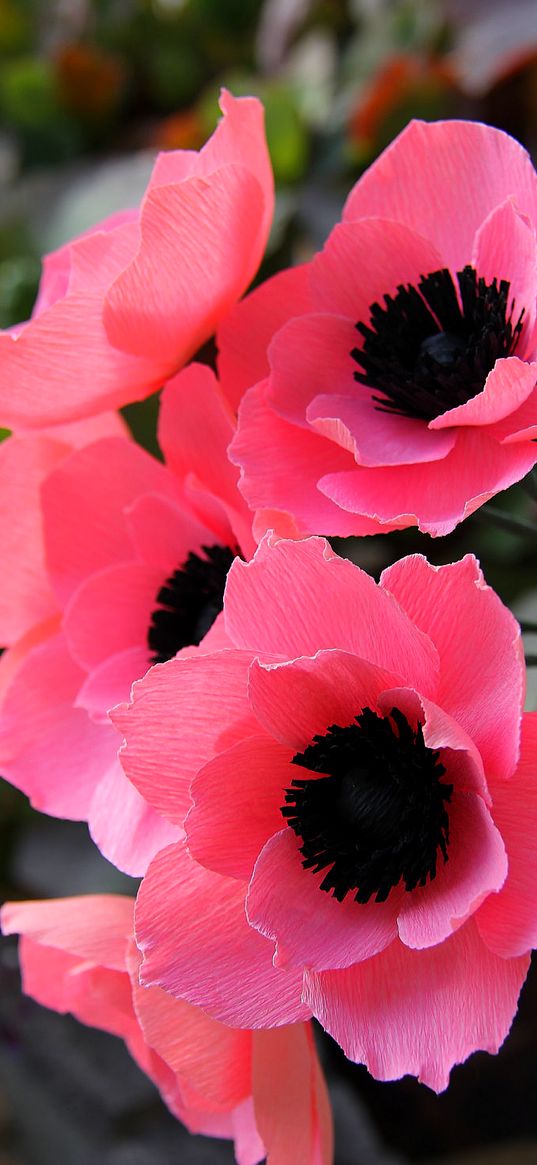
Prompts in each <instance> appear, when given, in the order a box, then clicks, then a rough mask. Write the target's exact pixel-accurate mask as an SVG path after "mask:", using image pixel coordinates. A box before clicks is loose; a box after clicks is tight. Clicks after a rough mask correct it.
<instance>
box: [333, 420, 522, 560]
mask: <svg viewBox="0 0 537 1165" xmlns="http://www.w3.org/2000/svg"><path fill="white" fill-rule="evenodd" d="M536 461H537V447H535V448H534V447H533V446H529V447H523V448H519V447H517V446H506V445H498V443H497V442H496V441H493V440H490V439H489V438H488V437H486V436H485V435H484V433H482V432H477V431H475V430H473V429H470V428H469V429H462V430H460V431H459V433H458V436H457V441H456V444H455V446H454V448H453V450H452V451H451V453H448V455H447V457H444V458H443V460H442V461H432V462H428V463H424V464H421V465H408V466H395V467H387V468H384V469H365V468H364V469H355V470H353V471H350V472H345V473H341V472H339V473H337V472H336V473H329V474H327V475H326V476H325V477H322V478H321V479H320V480H319V481H318V483H317V485H318V488H319V489H320V490H321V492H322V493H324V494H325V495H326V497H327V498H329V499H330V500H331V501H332V502H334V503H335V504H336V505H338V506H341V508H342V509H343V510H346V511H348V512H349V513H355V514H357V515H358V517H357V519H356V533H359V532H361V523H362V520H363V518H366V519H368V520H369V522H370V524H373V523H376V533H382V532H383V531H384V532H387V531H388V530H396V529H400V528H401V527H402V526H419V529H420V530H422V531H423V532H424V533H426V534H432V535H433V537H438V536H443V535H445V534H449V533H451V531H452V530H454V528H455V526H456V525H457V524H458V523H459V522H461V521H462V520H463V518H467V517H468V515H469V514H472V513H473V512H474V510H477V509H478V507H479V506H481V505H482V504H483V502H486V501H488V499H489V498H491V497H493V495H494V494H496V493H499V491H500V490H502V489H507V486H509V485H513V483H514V482H515V481H520V479H521V478H522V477H525V475H526V473H528V471H529V470H530V469H532V467H533V465H534V464H535V462H536ZM368 532H369V531H368Z"/></svg>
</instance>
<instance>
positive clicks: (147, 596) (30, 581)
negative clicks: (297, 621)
mask: <svg viewBox="0 0 537 1165" xmlns="http://www.w3.org/2000/svg"><path fill="white" fill-rule="evenodd" d="M233 432H234V422H233V417H232V414H231V412H230V409H229V407H228V405H227V404H226V402H225V400H224V398H223V396H222V394H221V393H220V390H219V388H218V385H217V384H216V381H215V378H214V375H213V373H212V372H211V371H210V370H209V369H208V368H205V367H202V366H201V365H195V364H193V365H191V366H190V367H189V368H187V369H184V370H183V372H181V373H179V374H178V375H177V376H176V377H175V378H174V380H172V381H170V382H169V384H168V385H167V386H166V388H165V390H164V392H163V395H162V402H161V411H160V421H159V439H160V444H161V448H162V450H163V453H164V455H165V459H166V465H162V464H161V463H160V462H158V461H156V460H155V459H154V458H153V457H151V456H150V455H149V454H148V453H146V452H145V451H144V450H143V449H141V448H139V446H137V445H136V444H135V443H134V442H133V441H131V440H128V439H126V438H125V437H115V438H108V439H103V440H101V441H96V442H93V443H91V444H89V445H86V446H85V447H84V448H82V449H79V450H77V451H75V452H72V453H71V454H70V455H69V456H65V447H64V446H63V445H58V443H57V442H54V441H52V440H51V439H49V438H45V437H44V436H41V435H35V436H34V437H26V438H21V439H17V441H16V443H15V444H14V445H12V446H11V452H9V451H8V452H9V466H8V468H9V469H10V470H12V471H13V472H8V473H6V474H5V476H4V477H2V479H1V480H0V512H2V511H3V512H4V513H5V514H6V516H7V517H8V518H9V522H8V527H7V528H8V530H9V532H10V533H9V535H8V539H7V545H6V546H5V547H4V551H5V553H4V558H3V584H2V585H3V592H4V594H5V603H3V604H2V605H1V606H0V616H3V624H2V625H0V634H3V635H4V640H3V641H4V643H5V644H8V645H10V650H9V651H7V652H5V653H4V655H3V656H2V659H1V661H0V694H1V696H2V704H1V714H0V771H1V772H2V774H3V775H4V776H5V777H6V778H7V780H9V781H11V783H12V784H14V785H16V786H17V787H18V788H20V789H22V790H23V792H25V793H26V794H27V795H28V796H29V797H30V799H31V801H32V804H33V805H34V806H35V807H36V808H38V809H40V810H42V811H44V812H46V813H51V814H53V815H55V816H59V817H68V818H74V819H78V820H87V821H88V822H89V825H90V830H91V833H92V836H93V838H94V840H95V841H96V842H97V844H98V845H99V846H100V847H101V848H102V850H103V852H104V853H105V854H106V856H107V857H108V858H110V860H111V861H113V862H114V863H115V864H116V865H117V866H119V867H120V868H121V869H124V870H126V871H127V872H128V873H132V874H140V873H143V871H144V870H145V868H146V866H147V863H148V861H149V860H150V858H151V857H152V856H153V854H154V853H156V852H157V851H158V850H159V849H160V848H161V846H163V845H166V844H168V842H169V841H171V840H172V839H173V838H175V837H177V832H178V831H177V828H175V827H172V826H171V825H170V824H169V822H168V821H166V820H165V819H164V818H162V817H161V816H159V815H158V814H157V813H155V812H154V810H153V809H152V808H151V807H150V806H149V805H148V804H147V803H146V802H145V801H144V800H143V799H142V798H141V797H140V795H139V793H138V792H137V791H136V789H135V788H134V787H133V786H132V785H131V784H130V783H129V781H127V780H126V778H125V775H124V773H123V770H122V769H121V766H120V765H119V763H118V761H117V749H118V743H119V742H118V737H117V732H116V731H115V729H114V728H113V726H112V724H111V723H110V721H109V718H108V709H109V708H110V707H111V706H112V705H114V704H116V703H117V702H118V701H119V700H125V699H128V696H129V692H130V685H131V683H132V681H133V680H135V679H138V678H139V677H140V676H142V675H143V674H144V672H145V671H146V670H147V668H148V667H149V666H150V665H151V663H153V662H155V661H156V660H163V659H167V658H169V657H170V656H172V655H175V654H176V652H177V651H179V650H182V649H187V650H189V651H194V652H196V651H198V650H205V649H206V648H205V643H206V644H207V645H209V646H210V645H211V644H213V645H218V644H220V643H222V642H223V643H226V642H227V639H226V636H225V634H224V631H223V627H222V619H221V617H220V618H217V616H218V612H219V611H220V610H221V607H222V596H223V588H224V582H225V577H226V573H227V570H228V568H229V566H230V564H231V561H232V559H233V556H234V554H235V553H237V552H240V553H242V554H244V555H246V556H249V555H250V554H251V552H252V551H253V549H254V543H253V540H252V535H251V530H250V527H251V514H250V513H249V512H248V510H247V507H246V505H245V503H244V500H243V499H242V497H241V495H240V494H239V492H238V490H237V477H238V472H237V470H236V469H235V467H234V466H233V465H231V463H230V462H229V460H228V458H227V455H226V449H227V446H228V444H229V442H230V440H231V437H232V435H233ZM58 449H59V450H60V452H58ZM1 457H2V450H1V449H0V460H1ZM58 458H59V463H58ZM17 507H20V508H17ZM13 514H16V520H15V521H14V520H13ZM4 608H5V609H4ZM207 633H208V634H207ZM202 641H203V645H202V646H201V647H200V648H198V647H197V646H196V645H198V644H200V643H201V642H202ZM189 645H190V646H189Z"/></svg>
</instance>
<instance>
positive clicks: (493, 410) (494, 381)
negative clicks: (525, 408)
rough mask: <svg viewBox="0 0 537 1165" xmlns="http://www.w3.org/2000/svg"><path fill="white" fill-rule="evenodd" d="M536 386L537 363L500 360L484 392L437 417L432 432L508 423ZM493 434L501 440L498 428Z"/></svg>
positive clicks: (510, 358)
mask: <svg viewBox="0 0 537 1165" xmlns="http://www.w3.org/2000/svg"><path fill="white" fill-rule="evenodd" d="M536 383H537V364H526V363H525V362H524V361H523V360H519V359H518V358H517V357H516V356H510V357H509V358H508V359H507V360H497V361H496V363H495V365H494V368H493V369H492V372H489V374H488V376H487V379H486V381H485V384H484V387H483V390H482V392H479V393H478V394H477V396H473V397H471V399H470V400H469V401H467V402H466V404H463V405H458V407H457V408H455V409H448V411H447V412H446V413H441V415H440V416H439V417H435V419H434V421H430V423H429V431H432V430H434V431H435V432H438V431H439V430H443V429H449V428H450V427H451V426H452V425H495V424H496V422H497V421H504V420H505V419H506V418H508V417H510V416H511V414H512V413H513V412H515V411H516V410H517V409H519V408H520V407H521V406H522V405H523V404H524V402H525V401H526V400H527V399H528V397H529V396H531V394H532V392H533V390H534V388H535V385H536ZM489 435H490V436H493V437H496V439H498V437H497V432H496V429H492V430H491V432H490V434H489Z"/></svg>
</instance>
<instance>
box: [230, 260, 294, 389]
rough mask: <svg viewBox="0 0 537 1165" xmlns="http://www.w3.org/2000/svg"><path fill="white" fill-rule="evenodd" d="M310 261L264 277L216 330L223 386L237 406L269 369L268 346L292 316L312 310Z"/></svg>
mask: <svg viewBox="0 0 537 1165" xmlns="http://www.w3.org/2000/svg"><path fill="white" fill-rule="evenodd" d="M309 271H310V265H309V264H306V263H303V264H302V265H300V266H299V267H289V268H287V269H286V270H284V271H278V273H277V274H276V275H273V276H272V278H271V279H267V280H265V282H264V283H261V284H260V286H259V287H256V288H255V290H254V291H252V292H250V294H249V295H247V296H246V298H245V299H243V300H242V301H241V302H240V303H238V304H236V305H235V307H233V308H232V309H231V311H230V312H228V314H227V315H226V316H225V317H224V319H223V321H222V323H221V325H220V327H219V329H218V333H217V345H218V350H219V355H218V373H219V377H220V386H221V389H222V392H223V393H224V396H225V397H226V398H227V400H228V401H229V403H230V405H231V407H232V408H233V409H235V410H237V409H238V407H239V404H240V401H241V398H242V396H243V395H244V393H245V392H246V389H248V388H250V387H251V386H252V385H253V384H257V382H258V381H259V380H263V379H264V378H265V376H267V375H268V372H269V363H268V359H267V349H268V346H269V344H270V341H271V339H272V337H273V336H274V334H275V333H276V332H277V331H278V329H279V328H281V327H282V325H283V324H284V323H286V321H287V320H288V319H290V318H291V317H292V316H300V315H303V314H304V313H306V312H309V311H313V304H312V300H311V293H310V288H309Z"/></svg>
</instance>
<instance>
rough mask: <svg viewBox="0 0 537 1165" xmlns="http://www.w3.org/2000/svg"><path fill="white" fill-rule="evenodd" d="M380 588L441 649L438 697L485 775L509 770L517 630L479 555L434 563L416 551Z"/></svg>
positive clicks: (515, 723) (517, 689)
mask: <svg viewBox="0 0 537 1165" xmlns="http://www.w3.org/2000/svg"><path fill="white" fill-rule="evenodd" d="M381 586H383V587H385V588H386V589H387V590H389V591H390V592H391V594H393V595H394V596H395V598H396V599H397V601H398V602H399V603H400V604H401V606H402V607H403V608H404V610H405V611H406V612H407V614H408V615H409V617H410V618H411V619H412V621H413V622H414V623H416V624H417V626H418V627H420V628H421V630H422V631H425V632H426V634H427V635H429V636H430V637H431V639H432V640H433V642H434V644H435V645H436V647H437V648H438V654H439V656H440V681H439V688H438V695H437V697H436V701H437V703H438V704H440V705H441V706H442V707H443V708H445V710H446V711H447V712H449V714H450V716H452V717H453V718H454V719H455V720H456V721H457V722H458V723H459V724H460V725H461V726H462V727H463V728H464V729H465V730H466V732H467V733H469V735H470V736H471V737H472V740H473V741H475V744H476V745H477V747H478V749H479V751H480V753H481V756H482V757H483V760H484V763H485V768H486V771H487V775H490V777H498V778H501V777H505V776H510V775H511V773H512V772H513V769H514V768H515V765H516V763H517V758H518V747H519V723H520V714H521V711H522V706H523V702H524V683H525V677H524V662H523V657H522V648H521V641H520V628H519V626H518V623H517V622H516V620H515V619H514V617H513V616H512V614H511V612H510V611H509V610H508V609H507V608H506V607H504V605H503V603H502V602H501V600H500V599H499V598H498V596H497V595H496V594H495V592H494V591H493V590H492V589H491V588H490V587H488V586H487V585H486V583H485V581H484V579H483V575H482V573H481V570H480V568H479V564H478V562H477V561H476V559H475V558H474V557H473V555H466V557H465V558H463V559H462V561H461V562H454V563H452V564H450V565H447V566H440V567H435V566H431V565H430V564H429V563H428V562H427V560H426V559H425V558H423V557H421V555H413V556H412V557H410V558H405V559H403V560H402V561H401V562H398V563H395V564H394V565H393V566H391V567H389V568H388V570H385V571H384V573H383V575H382V577H381ZM454 611H456V612H457V625H456V629H455V630H456V633H454V626H453V612H454Z"/></svg>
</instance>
